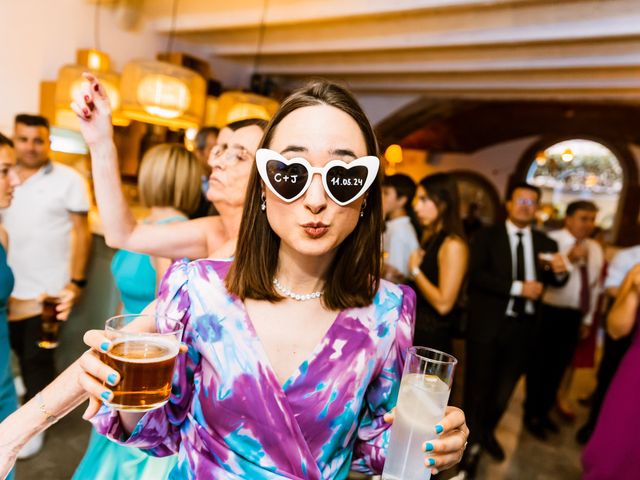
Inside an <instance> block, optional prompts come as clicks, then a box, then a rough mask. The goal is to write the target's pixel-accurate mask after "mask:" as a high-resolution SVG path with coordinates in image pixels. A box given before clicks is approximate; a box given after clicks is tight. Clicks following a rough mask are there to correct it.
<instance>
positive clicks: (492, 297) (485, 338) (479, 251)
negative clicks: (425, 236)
mask: <svg viewBox="0 0 640 480" xmlns="http://www.w3.org/2000/svg"><path fill="white" fill-rule="evenodd" d="M539 201H540V190H539V189H538V188H537V187H534V186H532V185H529V184H526V183H519V184H516V185H514V186H513V187H512V188H511V189H510V190H509V194H508V196H507V202H506V210H507V214H508V219H507V221H506V222H504V223H499V224H497V225H495V226H493V227H489V228H487V229H484V230H481V231H479V232H478V233H477V234H476V235H475V237H474V239H473V242H472V243H471V259H470V266H469V304H468V305H469V324H468V336H467V353H466V375H465V377H466V388H465V412H466V414H467V422H468V424H469V427H470V429H471V437H470V439H469V443H471V444H472V447H474V445H480V446H481V447H482V448H483V449H484V450H485V451H486V452H487V453H489V454H490V455H491V456H492V457H494V458H495V459H496V460H499V461H502V460H504V451H503V450H502V447H501V446H500V444H499V443H498V441H497V440H496V438H495V433H494V431H495V427H496V425H497V424H498V421H499V420H500V417H502V414H503V413H504V411H505V409H506V406H507V403H508V401H509V398H510V397H511V394H512V392H513V390H514V388H515V386H516V383H517V382H518V379H519V378H520V375H521V374H522V373H524V371H525V367H526V364H527V360H528V358H529V352H530V349H531V347H532V345H530V339H531V338H532V335H533V334H534V333H535V331H536V328H537V325H538V317H537V312H538V304H539V299H540V297H541V295H542V293H543V290H544V287H545V286H546V285H556V286H561V285H563V284H564V283H565V282H566V281H567V278H568V275H567V273H566V272H567V267H566V265H565V263H564V261H563V259H562V257H561V256H560V255H559V254H558V253H557V251H558V245H557V244H556V242H555V241H553V240H552V239H550V238H549V237H548V236H547V235H545V234H544V233H542V232H540V231H537V230H534V229H532V228H531V225H532V223H533V221H534V219H535V214H536V211H537V209H538V204H539ZM540 254H546V256H544V258H546V259H547V262H546V263H545V265H546V268H545V267H544V266H543V264H542V262H540V261H538V260H539V258H540ZM469 450H470V451H473V452H479V449H478V448H477V447H474V448H470V449H469Z"/></svg>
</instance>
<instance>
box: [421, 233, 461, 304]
mask: <svg viewBox="0 0 640 480" xmlns="http://www.w3.org/2000/svg"><path fill="white" fill-rule="evenodd" d="M468 258H469V249H468V248H467V245H466V244H465V243H464V242H463V241H462V240H460V239H459V238H447V239H446V240H445V241H444V243H443V244H442V247H441V249H440V252H438V267H439V268H438V270H439V276H438V286H436V285H434V284H433V283H431V282H430V281H429V280H428V279H427V277H426V275H425V274H424V273H422V272H420V274H418V275H417V276H416V278H415V282H416V285H417V287H418V289H419V290H420V293H421V294H422V295H423V296H424V297H425V298H426V299H427V301H428V302H429V303H430V304H431V305H432V306H433V308H435V309H436V311H437V312H438V313H439V314H440V315H446V314H447V313H449V312H450V311H451V310H452V309H453V307H454V305H455V303H456V300H457V299H458V295H459V293H460V288H461V287H462V282H463V281H464V277H465V275H466V273H467V264H468ZM410 267H411V268H413V267H414V265H411V264H410Z"/></svg>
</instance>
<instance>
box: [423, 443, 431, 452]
mask: <svg viewBox="0 0 640 480" xmlns="http://www.w3.org/2000/svg"><path fill="white" fill-rule="evenodd" d="M432 450H433V444H432V443H431V442H427V444H426V445H425V446H424V451H425V452H431V451H432Z"/></svg>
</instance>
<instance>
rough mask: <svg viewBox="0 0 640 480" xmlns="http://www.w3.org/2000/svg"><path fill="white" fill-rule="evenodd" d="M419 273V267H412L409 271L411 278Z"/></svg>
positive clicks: (420, 271)
mask: <svg viewBox="0 0 640 480" xmlns="http://www.w3.org/2000/svg"><path fill="white" fill-rule="evenodd" d="M421 273H422V270H420V267H413V268H412V269H411V277H413V278H416V277H417V276H418V275H420V274H421Z"/></svg>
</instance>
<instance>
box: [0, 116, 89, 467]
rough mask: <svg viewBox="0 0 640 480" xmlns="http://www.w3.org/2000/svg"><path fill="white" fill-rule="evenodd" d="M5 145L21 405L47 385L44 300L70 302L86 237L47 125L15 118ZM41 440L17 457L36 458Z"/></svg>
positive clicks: (77, 288) (79, 198) (85, 206)
mask: <svg viewBox="0 0 640 480" xmlns="http://www.w3.org/2000/svg"><path fill="white" fill-rule="evenodd" d="M13 142H14V145H15V153H16V160H17V167H16V170H17V173H18V176H19V177H20V181H21V187H20V188H19V189H16V191H15V193H14V198H13V202H12V203H11V206H10V207H9V208H7V209H6V210H4V211H3V212H2V218H3V223H4V225H5V228H6V229H7V232H8V233H9V256H8V263H9V265H10V266H11V268H12V270H13V273H14V276H15V287H14V289H13V293H12V296H11V298H10V301H9V331H10V340H11V348H12V349H13V350H14V352H15V353H16V355H17V356H18V360H19V362H20V370H21V374H22V378H23V380H24V383H25V387H26V393H25V396H24V401H25V402H26V401H28V400H29V399H31V398H32V397H34V396H35V395H36V394H37V393H38V392H39V391H40V390H41V389H42V388H44V387H45V386H46V385H47V384H49V383H50V382H51V381H52V380H53V379H54V378H55V366H54V357H53V353H54V351H55V350H47V349H43V348H39V347H38V345H37V343H38V339H39V335H40V325H41V314H42V304H41V303H40V301H39V298H40V297H41V296H42V295H44V294H47V295H54V296H59V297H61V298H62V299H63V302H64V303H71V302H73V301H75V299H76V298H77V297H78V295H79V294H80V292H81V291H82V289H83V288H84V286H85V284H86V279H85V269H86V265H87V261H88V256H89V245H90V242H91V233H90V231H89V226H88V220H87V214H88V211H89V195H88V190H87V185H86V182H85V181H84V179H83V178H82V177H81V176H80V174H79V173H78V172H76V171H75V170H73V169H72V168H70V167H67V166H65V165H61V164H58V163H54V162H52V161H51V159H50V158H49V155H50V142H49V122H48V121H47V119H46V118H44V117H41V116H38V115H27V114H20V115H18V116H16V118H15V130H14V138H13ZM41 446H42V435H39V436H37V437H34V439H33V440H32V441H31V442H30V443H29V444H27V446H26V447H25V449H24V450H23V452H22V454H21V456H22V457H26V456H30V455H33V454H35V453H37V451H38V450H39V449H40V447H41Z"/></svg>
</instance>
